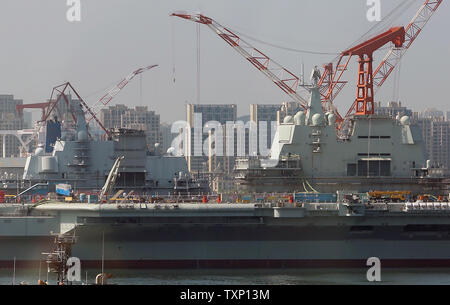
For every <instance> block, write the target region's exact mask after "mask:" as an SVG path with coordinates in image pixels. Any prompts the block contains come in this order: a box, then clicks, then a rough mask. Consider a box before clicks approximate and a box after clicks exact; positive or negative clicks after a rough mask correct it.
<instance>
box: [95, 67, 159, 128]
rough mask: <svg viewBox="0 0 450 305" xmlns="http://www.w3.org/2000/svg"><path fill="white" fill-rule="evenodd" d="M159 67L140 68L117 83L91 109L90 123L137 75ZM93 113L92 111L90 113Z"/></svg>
mask: <svg viewBox="0 0 450 305" xmlns="http://www.w3.org/2000/svg"><path fill="white" fill-rule="evenodd" d="M155 67H158V65H151V66H147V67H144V68H139V69H137V70H135V71H133V72H131V73H130V74H129V75H128V76H127V77H125V78H124V79H122V80H121V81H120V82H119V83H117V84H116V85H115V86H114V87H112V88H111V89H110V90H108V92H107V93H106V94H105V95H103V96H102V97H101V98H100V99H99V100H98V101H97V102H96V103H95V104H93V105H92V106H91V107H90V109H91V110H92V113H90V114H91V117H90V118H89V119H88V120H87V122H88V123H89V122H90V121H91V120H92V119H95V115H97V114H98V112H99V111H100V109H101V108H102V107H103V106H106V105H107V104H108V103H109V102H110V101H111V100H112V99H113V98H114V97H115V96H116V95H117V94H119V92H120V91H121V90H122V89H123V88H124V87H125V86H126V85H128V83H129V82H130V81H131V80H132V79H133V78H134V77H136V76H137V75H139V74H141V73H144V72H146V71H148V70H150V69H153V68H155ZM90 112H91V111H90Z"/></svg>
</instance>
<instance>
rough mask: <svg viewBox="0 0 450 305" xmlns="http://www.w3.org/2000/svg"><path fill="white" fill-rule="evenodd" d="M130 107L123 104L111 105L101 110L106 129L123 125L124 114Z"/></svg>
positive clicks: (101, 117)
mask: <svg viewBox="0 0 450 305" xmlns="http://www.w3.org/2000/svg"><path fill="white" fill-rule="evenodd" d="M127 110H128V107H127V106H125V105H122V104H118V105H115V106H109V107H108V108H106V109H102V110H101V111H100V121H101V122H102V124H103V126H105V128H106V129H111V128H118V127H122V114H124V113H125V111H127Z"/></svg>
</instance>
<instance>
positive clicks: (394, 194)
mask: <svg viewBox="0 0 450 305" xmlns="http://www.w3.org/2000/svg"><path fill="white" fill-rule="evenodd" d="M367 195H368V196H369V200H372V201H391V202H401V201H406V200H407V199H408V198H409V197H410V196H411V192H410V191H373V192H367Z"/></svg>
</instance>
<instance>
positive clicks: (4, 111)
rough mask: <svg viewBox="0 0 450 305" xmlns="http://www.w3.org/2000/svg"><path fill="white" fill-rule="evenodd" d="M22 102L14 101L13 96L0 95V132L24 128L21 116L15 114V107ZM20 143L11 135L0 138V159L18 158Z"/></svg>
mask: <svg viewBox="0 0 450 305" xmlns="http://www.w3.org/2000/svg"><path fill="white" fill-rule="evenodd" d="M22 104H23V101H22V100H16V99H14V96H13V95H0V130H19V129H23V128H24V119H23V116H20V115H19V113H18V112H17V109H16V105H22ZM19 147H20V142H19V140H18V139H17V138H16V137H15V136H13V135H2V136H0V148H2V154H1V155H0V157H3V158H5V157H18V156H20V149H19Z"/></svg>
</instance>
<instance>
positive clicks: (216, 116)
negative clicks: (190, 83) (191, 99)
mask: <svg viewBox="0 0 450 305" xmlns="http://www.w3.org/2000/svg"><path fill="white" fill-rule="evenodd" d="M195 114H197V118H199V115H198V114H201V127H202V128H203V126H204V125H205V124H206V123H207V122H211V121H216V122H219V123H220V124H221V125H222V126H225V124H226V123H227V122H230V121H231V122H235V121H236V119H237V105H235V104H222V105H216V104H188V105H186V121H187V123H188V124H189V127H190V128H189V129H188V136H187V139H188V141H187V143H186V144H187V147H186V160H187V163H188V168H189V171H190V172H191V173H199V172H212V171H218V170H226V169H225V168H230V167H231V166H230V165H229V164H231V163H232V161H231V160H229V158H228V157H226V156H225V155H224V156H223V157H214V158H211V157H210V158H208V157H209V156H208V155H205V154H204V153H203V143H204V141H205V140H206V139H207V138H208V136H209V135H208V133H202V134H197V135H196V134H195V131H196V130H195V128H194V127H195V118H196V116H195ZM222 128H224V127H222ZM223 134H224V138H223V141H224V142H226V136H225V132H224V133H223ZM196 138H197V140H195V139H196ZM224 146H225V145H224ZM208 159H209V162H208Z"/></svg>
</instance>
